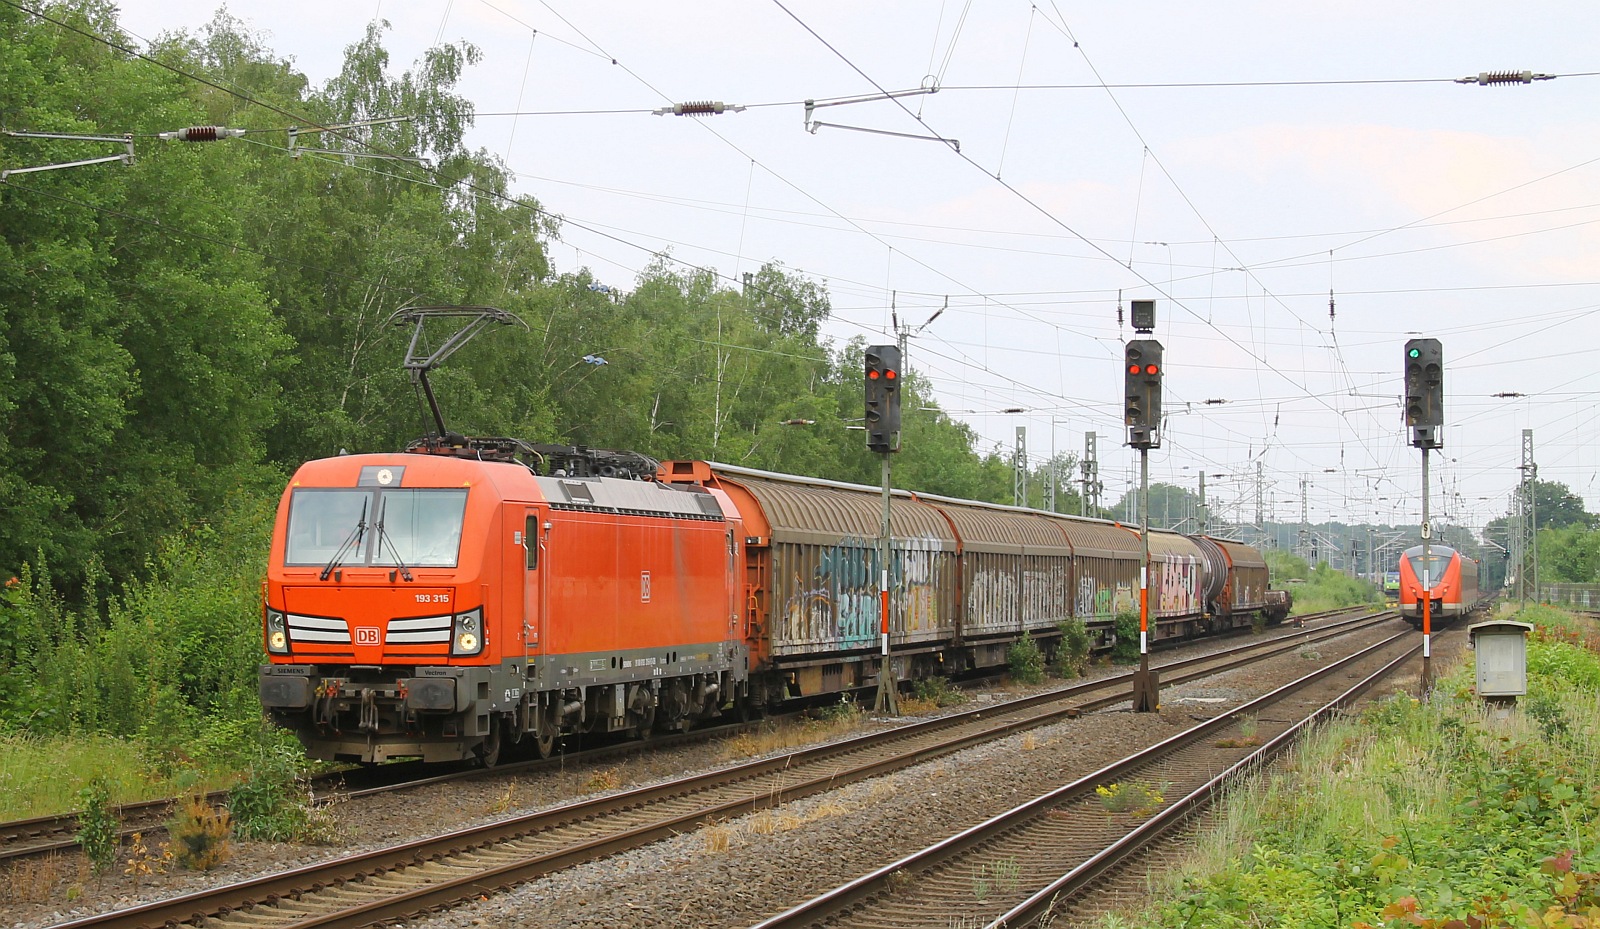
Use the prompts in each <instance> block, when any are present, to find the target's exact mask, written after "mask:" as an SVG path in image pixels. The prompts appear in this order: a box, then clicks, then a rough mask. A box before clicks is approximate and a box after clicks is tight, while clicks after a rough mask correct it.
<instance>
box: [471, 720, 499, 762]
mask: <svg viewBox="0 0 1600 929" xmlns="http://www.w3.org/2000/svg"><path fill="white" fill-rule="evenodd" d="M500 730H501V726H500V721H499V720H495V722H494V724H493V725H491V726H490V727H489V734H488V735H487V736H485V737H484V740H483V742H482V743H481V744H480V745H479V746H478V747H477V749H476V751H477V753H478V761H479V762H480V763H481V764H482V765H483V766H484V767H485V768H492V767H494V766H495V765H497V764H499V763H500V744H501V742H502V741H503V740H502V739H501V737H500Z"/></svg>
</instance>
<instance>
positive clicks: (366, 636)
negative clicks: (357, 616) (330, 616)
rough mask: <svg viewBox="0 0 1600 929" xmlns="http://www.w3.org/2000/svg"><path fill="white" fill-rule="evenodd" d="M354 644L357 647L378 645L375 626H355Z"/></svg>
mask: <svg viewBox="0 0 1600 929" xmlns="http://www.w3.org/2000/svg"><path fill="white" fill-rule="evenodd" d="M356 644H357V645H377V644H378V627H376V626H357V627H356Z"/></svg>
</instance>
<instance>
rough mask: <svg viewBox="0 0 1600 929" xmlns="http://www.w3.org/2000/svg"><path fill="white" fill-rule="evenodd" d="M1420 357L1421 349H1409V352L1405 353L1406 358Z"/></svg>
mask: <svg viewBox="0 0 1600 929" xmlns="http://www.w3.org/2000/svg"><path fill="white" fill-rule="evenodd" d="M1421 355H1422V349H1419V348H1413V349H1411V350H1409V351H1407V352H1406V357H1408V358H1418V357H1421Z"/></svg>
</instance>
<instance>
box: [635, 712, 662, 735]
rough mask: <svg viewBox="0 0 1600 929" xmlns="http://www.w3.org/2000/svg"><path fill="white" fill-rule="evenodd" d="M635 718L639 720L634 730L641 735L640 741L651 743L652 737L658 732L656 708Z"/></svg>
mask: <svg viewBox="0 0 1600 929" xmlns="http://www.w3.org/2000/svg"><path fill="white" fill-rule="evenodd" d="M634 718H635V719H637V720H638V722H637V723H636V724H635V725H634V727H633V728H634V731H635V732H637V733H638V735H639V741H641V742H648V741H650V737H651V736H653V735H655V732H656V708H655V707H653V706H652V707H650V709H648V710H646V711H644V712H643V713H640V714H638V715H636V716H635V717H634Z"/></svg>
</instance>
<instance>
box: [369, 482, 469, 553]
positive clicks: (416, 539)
mask: <svg viewBox="0 0 1600 929" xmlns="http://www.w3.org/2000/svg"><path fill="white" fill-rule="evenodd" d="M466 509H467V492H466V491H465V490H386V491H383V493H382V499H381V500H380V501H379V507H378V526H377V529H376V530H375V531H376V532H377V533H378V538H376V539H374V540H373V552H372V563H373V564H375V565H383V566H386V567H387V566H390V565H395V564H396V563H398V564H404V565H407V566H409V567H413V568H453V567H455V566H456V560H457V559H458V558H459V556H460V553H461V521H462V515H463V514H464V513H465V512H466Z"/></svg>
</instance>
